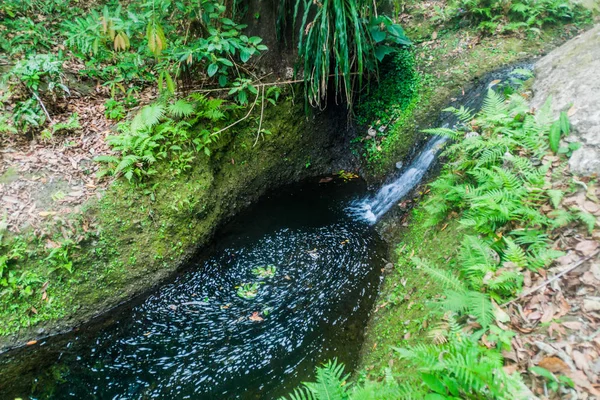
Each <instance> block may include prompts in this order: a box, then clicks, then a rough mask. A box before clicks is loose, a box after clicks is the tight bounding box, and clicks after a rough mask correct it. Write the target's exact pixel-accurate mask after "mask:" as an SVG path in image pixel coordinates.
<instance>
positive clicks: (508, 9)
mask: <svg viewBox="0 0 600 400" xmlns="http://www.w3.org/2000/svg"><path fill="white" fill-rule="evenodd" d="M448 14H449V15H450V16H451V18H452V17H453V18H462V19H468V20H470V21H472V22H474V23H476V24H477V27H478V28H479V29H481V30H483V31H487V32H489V33H494V32H503V31H517V30H526V31H528V32H533V33H540V29H541V28H542V27H543V26H545V25H553V24H558V23H560V22H564V21H569V20H573V19H576V18H580V19H581V18H585V13H584V12H583V11H582V10H580V9H579V8H577V7H576V6H575V5H574V4H573V3H572V2H570V1H568V0H516V1H515V0H501V1H495V0H458V1H456V2H454V4H452V5H451V7H450V11H449V12H448Z"/></svg>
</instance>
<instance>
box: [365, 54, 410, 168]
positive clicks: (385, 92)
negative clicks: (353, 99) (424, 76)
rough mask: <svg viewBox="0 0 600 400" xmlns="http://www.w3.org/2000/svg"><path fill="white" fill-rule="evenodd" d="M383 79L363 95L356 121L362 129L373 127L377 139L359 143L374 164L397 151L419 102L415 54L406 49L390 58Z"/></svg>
mask: <svg viewBox="0 0 600 400" xmlns="http://www.w3.org/2000/svg"><path fill="white" fill-rule="evenodd" d="M380 76H381V79H380V80H379V82H377V83H376V84H373V85H372V88H371V89H370V90H368V91H366V92H365V93H364V94H362V95H361V98H360V102H359V103H358V106H357V107H356V122H357V124H358V125H359V127H360V129H361V130H363V129H367V127H370V128H372V129H373V130H374V132H375V136H370V137H369V138H367V139H364V137H365V136H366V135H364V134H363V135H361V136H360V137H358V138H357V139H355V141H356V142H360V143H362V147H363V156H364V157H365V159H366V160H367V162H368V163H369V164H371V165H373V164H374V163H377V162H378V161H380V160H381V159H382V158H383V157H385V155H386V154H387V150H388V149H389V148H393V147H394V145H395V143H396V142H397V141H402V140H405V138H404V137H400V136H399V131H400V130H401V127H402V126H403V125H404V122H405V121H404V119H405V118H406V117H407V116H408V115H410V114H411V113H412V111H413V109H414V107H415V105H416V102H417V100H418V91H419V87H420V85H421V77H420V75H419V73H418V72H417V69H416V65H415V55H414V53H413V52H412V51H410V50H408V49H405V50H400V51H398V52H397V53H395V54H393V55H391V56H390V57H388V58H386V59H385V60H384V62H383V63H382V64H381V74H380Z"/></svg>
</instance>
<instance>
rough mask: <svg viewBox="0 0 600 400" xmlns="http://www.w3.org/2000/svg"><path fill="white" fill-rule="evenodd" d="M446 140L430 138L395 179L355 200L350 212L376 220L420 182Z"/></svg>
mask: <svg viewBox="0 0 600 400" xmlns="http://www.w3.org/2000/svg"><path fill="white" fill-rule="evenodd" d="M447 140H448V138H446V137H440V136H435V137H433V138H431V139H430V140H429V142H427V144H426V145H425V146H424V147H423V149H422V150H421V153H420V154H419V155H418V156H417V157H416V158H415V159H414V160H413V161H412V163H411V164H410V165H409V166H408V167H407V168H406V169H405V170H404V172H403V173H402V174H401V175H400V176H399V177H398V178H397V179H396V180H394V181H393V182H392V183H389V184H387V185H385V186H383V187H382V188H381V189H379V191H378V192H377V193H376V194H375V195H374V196H370V197H367V198H365V199H363V200H360V201H357V202H356V203H355V204H353V205H352V206H351V207H350V212H351V213H352V214H354V215H356V216H357V217H358V218H360V219H362V220H365V221H368V222H369V223H372V224H374V223H375V222H377V220H378V219H379V218H381V216H382V215H383V214H385V213H386V212H388V211H389V209H390V208H392V206H393V205H394V204H396V203H397V202H398V201H400V200H402V198H403V197H404V196H406V195H407V194H408V193H409V192H410V191H411V190H412V189H413V188H414V187H415V186H417V185H418V184H419V182H421V180H422V179H423V177H424V176H425V174H426V173H427V171H428V170H429V168H430V167H431V164H433V161H434V160H435V158H436V156H437V154H438V153H439V151H440V149H441V148H442V147H443V144H444V143H445V142H446V141H447Z"/></svg>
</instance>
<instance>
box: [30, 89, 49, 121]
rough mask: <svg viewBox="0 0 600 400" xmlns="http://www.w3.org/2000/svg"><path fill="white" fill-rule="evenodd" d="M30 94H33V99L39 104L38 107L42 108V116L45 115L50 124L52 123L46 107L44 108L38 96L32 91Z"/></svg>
mask: <svg viewBox="0 0 600 400" xmlns="http://www.w3.org/2000/svg"><path fill="white" fill-rule="evenodd" d="M31 94H33V97H35V98H36V99H37V101H38V103H40V106H42V110H44V114H46V117H48V120H49V121H50V123H54V120H53V119H52V117H50V114H48V111H47V110H46V107H44V103H42V99H40V98H39V96H38V95H37V94H36V93H35V92H34V91H33V90H32V91H31Z"/></svg>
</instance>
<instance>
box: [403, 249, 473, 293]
mask: <svg viewBox="0 0 600 400" xmlns="http://www.w3.org/2000/svg"><path fill="white" fill-rule="evenodd" d="M412 261H413V262H414V263H415V265H416V266H417V267H419V268H421V269H422V270H423V271H424V272H425V273H427V274H428V275H429V276H431V277H432V278H433V279H435V280H436V281H437V282H439V283H440V284H441V285H442V286H443V287H445V288H449V289H452V290H455V291H457V292H461V291H466V289H467V288H466V286H465V284H464V283H463V282H462V281H461V280H460V279H458V277H457V276H456V275H454V274H453V273H451V272H449V271H445V270H442V269H439V268H435V267H432V266H430V265H428V264H427V263H426V262H424V261H423V260H421V259H420V258H418V257H413V258H412Z"/></svg>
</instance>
